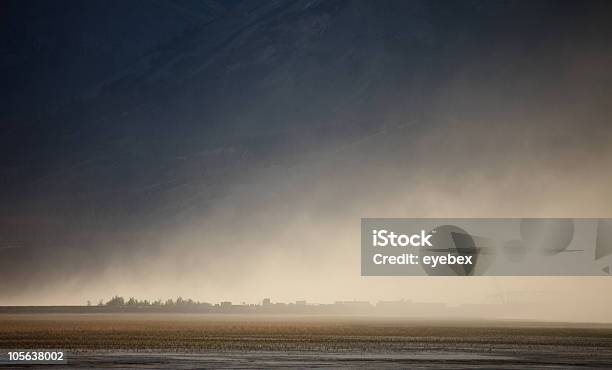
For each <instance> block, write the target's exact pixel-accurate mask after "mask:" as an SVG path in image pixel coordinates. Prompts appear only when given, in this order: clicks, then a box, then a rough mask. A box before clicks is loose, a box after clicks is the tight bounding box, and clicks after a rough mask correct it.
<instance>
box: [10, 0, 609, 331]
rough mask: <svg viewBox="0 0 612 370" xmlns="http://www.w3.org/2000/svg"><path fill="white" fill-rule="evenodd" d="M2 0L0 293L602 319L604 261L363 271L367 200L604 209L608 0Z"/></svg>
mask: <svg viewBox="0 0 612 370" xmlns="http://www.w3.org/2000/svg"><path fill="white" fill-rule="evenodd" d="M107 4H108V6H107ZM1 6H2V7H3V10H2V12H1V13H2V22H1V23H2V36H1V37H0V42H1V44H0V52H1V53H2V54H1V56H2V57H1V58H2V59H1V63H0V70H1V71H2V72H1V75H2V81H3V83H2V86H3V87H2V90H1V94H2V99H1V100H2V103H0V122H1V134H0V304H64V303H67V304H68V303H69V304H81V303H83V302H85V301H86V300H92V301H97V300H98V299H100V298H105V299H107V298H108V297H110V296H112V295H114V294H121V295H125V296H137V297H141V298H166V297H170V296H174V297H175V296H178V295H182V296H183V297H191V298H194V299H198V300H204V301H213V302H215V301H219V300H225V299H229V300H233V301H237V302H241V301H247V302H257V301H259V300H261V299H262V298H264V297H272V298H273V299H274V300H285V301H292V300H295V299H307V300H309V301H317V302H330V301H334V300H345V299H368V300H372V301H375V300H378V299H401V298H406V299H413V300H423V301H425V300H426V301H443V302H448V303H461V302H474V301H477V302H496V300H497V301H499V299H500V298H499V297H500V295H501V296H503V297H505V298H504V299H506V300H510V301H537V302H541V305H540V307H541V308H540V310H539V311H538V312H533V315H532V317H533V318H557V319H573V320H579V319H581V317H584V314H587V315H586V316H588V317H589V318H590V320H594V321H612V315H610V314H609V312H610V310H609V309H607V308H609V307H610V304H611V303H612V298H611V296H610V295H609V294H607V292H609V291H610V289H611V288H612V280H610V279H609V278H605V277H602V278H524V277H522V278H426V277H423V278H409V277H401V278H400V277H389V278H382V277H381V278H377V277H361V276H360V271H359V268H360V264H359V250H360V245H359V225H360V218H362V217H421V216H427V217H471V216H475V217H571V218H577V217H612V197H611V195H612V190H610V189H612V187H611V186H610V184H611V180H612V176H611V172H610V170H609V169H610V168H612V148H611V145H610V143H611V142H612V130H611V129H610V113H611V112H610V110H611V109H610V98H611V97H612V96H611V95H612V91H611V90H610V86H612V85H611V83H612V71H611V70H610V68H609V66H610V65H612V47H611V45H612V39H611V37H612V26H611V24H610V22H609V19H611V18H610V16H612V8H611V7H610V6H609V5H608V3H607V2H605V1H602V2H596V1H589V2H578V1H572V2H569V1H470V2H468V1H465V2H448V1H439V2H438V1H385V2H374V1H322V2H319V1H308V2H306V1H303V2H301V1H297V2H291V1H275V2H266V3H259V2H244V3H242V2H240V1H232V2H216V1H204V2H195V1H194V2H189V1H185V2H171V1H167V2H164V1H162V2H137V1H135V2H120V1H116V2H109V3H107V2H98V1H90V2H86V3H83V2H80V1H59V2H38V1H19V2H17V1H15V2H13V1H8V2H3V4H2V5H1ZM610 263H611V261H601V264H602V266H601V267H602V268H603V267H604V266H605V265H606V264H610Z"/></svg>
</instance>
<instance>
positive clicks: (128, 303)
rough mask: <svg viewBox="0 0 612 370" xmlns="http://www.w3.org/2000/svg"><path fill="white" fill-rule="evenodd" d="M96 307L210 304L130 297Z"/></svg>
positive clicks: (190, 300) (186, 300) (180, 299)
mask: <svg viewBox="0 0 612 370" xmlns="http://www.w3.org/2000/svg"><path fill="white" fill-rule="evenodd" d="M98 306H106V307H167V308H170V307H202V306H206V307H210V306H211V304H210V303H206V302H199V301H194V300H192V299H183V298H182V297H178V298H177V299H176V300H173V299H172V298H170V299H167V300H165V301H162V300H161V299H158V300H156V301H149V300H146V299H143V300H138V299H136V298H134V297H130V298H129V299H127V300H126V299H125V298H123V297H121V296H118V295H116V296H114V297H113V298H111V299H110V300H108V301H107V302H104V301H102V300H101V301H100V302H99V303H98Z"/></svg>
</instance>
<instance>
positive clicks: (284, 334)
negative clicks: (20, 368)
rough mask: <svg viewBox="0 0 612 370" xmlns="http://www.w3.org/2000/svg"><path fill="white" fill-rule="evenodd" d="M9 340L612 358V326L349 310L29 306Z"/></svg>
mask: <svg viewBox="0 0 612 370" xmlns="http://www.w3.org/2000/svg"><path fill="white" fill-rule="evenodd" d="M0 348H3V349H44V348H50V349H51V348H55V349H60V348H61V349H64V350H66V351H68V353H69V358H71V359H72V360H71V362H69V363H72V364H78V363H79V361H81V362H82V361H85V362H87V361H90V362H91V363H89V364H88V365H87V366H90V365H92V363H93V364H94V365H95V364H96V363H99V361H102V362H103V361H111V362H112V363H120V362H121V359H122V358H123V359H125V357H126V356H127V357H129V358H131V359H132V360H133V357H134V356H136V357H135V358H137V359H140V360H138V361H141V360H143V358H146V359H147V360H146V361H147V363H150V362H151V361H152V363H158V362H160V361H161V362H164V361H166V362H167V359H168V358H172V356H174V358H175V359H176V360H175V361H178V362H180V361H181V359H183V360H184V358H183V357H181V356H185V355H187V354H191V355H197V356H196V359H195V360H194V358H192V357H190V360H189V361H188V362H189V363H199V366H207V365H206V364H208V365H211V364H210V363H208V362H204V363H200V362H198V361H209V360H211V358H212V357H214V358H216V359H217V360H219V359H221V360H223V359H225V360H228V361H230V360H231V359H232V358H233V359H234V360H236V358H235V356H238V357H240V358H241V359H244V357H245V356H246V357H249V358H251V357H253V358H252V359H251V360H249V363H255V364H257V363H258V359H259V360H261V356H268V357H269V359H268V360H269V361H272V364H273V363H275V361H280V359H281V358H285V359H286V356H291V354H293V355H295V356H298V359H297V360H296V361H298V362H297V363H298V364H301V365H305V366H307V365H308V364H312V363H311V361H314V360H320V359H322V358H328V357H329V356H331V359H328V360H326V361H331V362H325V363H327V364H328V365H330V364H334V363H335V362H336V360H338V359H340V360H341V359H344V358H347V356H348V358H349V359H351V358H352V359H353V360H351V361H357V362H359V361H365V360H366V358H369V357H370V356H373V358H374V359H376V358H379V357H380V358H379V359H378V360H380V361H383V362H382V363H381V364H378V363H377V365H376V366H386V365H397V364H403V365H404V366H406V365H408V364H412V363H413V362H411V361H418V362H419V363H422V362H423V363H425V364H429V363H432V364H433V363H438V364H439V361H443V362H444V363H451V364H457V363H456V361H459V363H463V362H461V361H464V362H465V364H472V365H474V364H478V363H482V364H483V365H487V364H488V365H490V366H492V365H495V364H497V362H499V361H502V362H503V363H504V364H505V365H510V364H519V365H521V364H522V365H523V366H525V365H527V364H530V365H532V366H534V367H537V366H539V365H542V366H549V367H550V366H552V367H554V366H560V367H564V366H565V367H567V366H570V365H580V366H594V367H598V366H603V365H605V364H610V363H612V328H610V327H607V326H593V325H592V326H577V325H567V324H537V323H525V322H523V323H520V322H478V323H477V322H450V321H448V322H440V321H438V322H427V321H414V320H399V319H390V318H364V317H347V316H343V317H332V316H327V317H322V316H321V317H312V316H311V317H308V316H254V315H189V314H184V315H180V314H177V315H170V314H168V315H163V314H160V315H142V314H139V315H137V314H109V315H73V314H49V315H24V314H21V315H0ZM213 355H214V356H213ZM143 356H145V357H143ZM198 356H199V357H198ZM211 356H212V357H211ZM338 356H340V357H338ZM354 356H357V357H356V358H354ZM334 358H336V360H334ZM87 359H89V360H87ZM156 359H157V360H156ZM162 359H165V360H163V361H162ZM132 360H130V361H132ZM378 360H376V361H378ZM303 361H305V362H303ZM342 361H343V360H342ZM342 361H340V362H341V363H342ZM368 361H369V360H368ZM449 361H450V362H449ZM470 361H471V362H470ZM178 362H177V363H178ZM232 363H235V362H232ZM366 363H369V364H370V365H372V363H371V362H367V361H366ZM351 364H353V365H354V364H355V363H351ZM218 365H219V366H226V365H228V364H227V363H224V364H218ZM505 365H504V366H505ZM83 366H85V365H83ZM105 366H108V363H107V364H106V365H105ZM153 368H157V367H153Z"/></svg>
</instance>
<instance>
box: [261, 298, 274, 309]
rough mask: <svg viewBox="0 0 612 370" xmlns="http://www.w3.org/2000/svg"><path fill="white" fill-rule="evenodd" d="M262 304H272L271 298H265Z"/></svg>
mask: <svg viewBox="0 0 612 370" xmlns="http://www.w3.org/2000/svg"><path fill="white" fill-rule="evenodd" d="M262 305H263V306H264V307H266V306H270V305H272V302H270V298H264V300H263V304H262Z"/></svg>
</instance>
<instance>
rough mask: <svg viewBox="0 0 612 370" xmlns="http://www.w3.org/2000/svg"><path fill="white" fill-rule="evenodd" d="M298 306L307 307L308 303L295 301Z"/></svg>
mask: <svg viewBox="0 0 612 370" xmlns="http://www.w3.org/2000/svg"><path fill="white" fill-rule="evenodd" d="M295 305H296V306H306V301H295Z"/></svg>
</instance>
